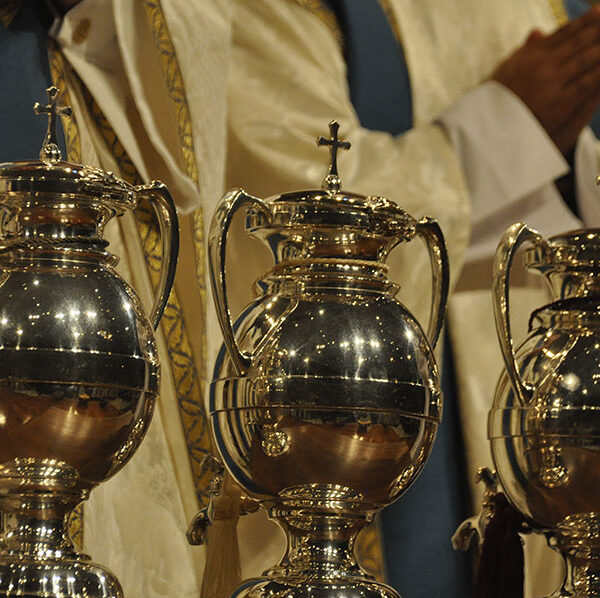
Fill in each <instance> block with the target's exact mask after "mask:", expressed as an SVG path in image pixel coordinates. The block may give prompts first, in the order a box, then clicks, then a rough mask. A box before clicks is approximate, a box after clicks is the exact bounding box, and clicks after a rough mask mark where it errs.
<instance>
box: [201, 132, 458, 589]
mask: <svg viewBox="0 0 600 598" xmlns="http://www.w3.org/2000/svg"><path fill="white" fill-rule="evenodd" d="M330 129H331V133H332V137H331V139H324V138H319V140H318V142H319V144H320V145H329V146H331V165H330V169H329V174H328V175H327V177H326V178H325V180H324V182H323V186H322V188H321V189H316V190H308V191H299V192H295V193H284V194H282V195H279V196H276V197H271V198H270V199H268V200H262V199H258V198H256V197H251V196H249V195H247V194H246V193H244V192H243V191H239V190H238V191H233V192H231V193H228V194H227V195H226V196H225V197H224V198H223V200H222V201H221V204H220V205H219V207H218V209H217V211H216V213H215V216H214V218H213V221H212V226H211V232H210V239H209V260H210V276H211V283H212V289H213V294H214V298H215V302H216V306H217V312H218V315H219V318H220V323H221V328H222V330H223V335H224V338H225V350H223V351H222V352H221V356H220V358H219V359H218V361H217V364H216V368H215V377H214V380H213V383H212V385H211V399H210V413H211V421H212V425H213V430H214V436H215V440H216V445H217V447H218V449H219V452H220V454H221V457H222V459H223V462H224V463H225V466H226V467H227V468H228V470H229V472H230V473H231V474H232V476H233V477H234V479H235V480H236V481H237V482H238V484H239V485H240V486H241V487H242V488H243V489H244V491H245V492H247V493H248V494H249V495H250V496H251V497H252V498H254V499H256V500H258V501H260V503H261V505H262V506H263V507H264V508H265V509H266V510H267V512H268V514H269V516H270V517H272V518H273V519H275V520H276V521H277V522H278V523H279V525H280V526H281V527H282V528H283V530H284V531H285V533H286V535H287V540H288V548H287V552H286V554H285V556H284V558H283V560H282V561H281V562H280V563H279V564H278V565H277V566H275V567H273V568H272V569H270V570H269V571H267V572H266V573H265V574H264V576H263V577H261V578H259V579H253V580H249V581H247V582H245V583H243V584H242V585H241V586H240V587H239V588H238V589H237V590H236V591H235V592H234V596H235V597H236V598H242V597H244V598H267V597H271V598H274V597H285V598H309V597H310V598H342V597H344V598H384V597H385V598H397V597H398V594H397V593H396V592H395V591H394V590H393V589H391V588H389V587H388V586H386V585H384V584H381V583H378V582H376V581H375V580H373V579H371V578H368V577H367V576H366V575H365V573H364V572H363V571H362V570H361V568H360V567H359V565H358V564H357V562H356V560H355V557H354V554H353V546H354V539H355V538H356V535H357V533H358V532H359V531H360V530H361V529H362V528H363V527H364V526H366V525H368V524H369V523H370V522H371V521H372V520H373V517H374V515H375V514H376V513H377V512H378V511H379V510H380V509H382V508H383V507H385V506H386V505H388V504H390V503H391V502H392V501H394V500H395V499H396V498H398V497H399V496H400V495H401V494H402V493H403V492H404V491H405V490H406V489H407V488H408V486H409V485H410V484H411V483H412V482H413V481H414V480H415V478H416V477H417V476H418V475H419V472H420V471H421V469H422V467H423V465H424V464H425V461H426V459H427V457H428V455H429V453H430V451H431V448H432V445H433V441H434V438H435V433H436V429H437V426H438V423H439V421H440V417H441V407H442V397H441V392H440V384H439V377H438V369H437V366H436V363H435V359H434V356H433V351H432V348H433V347H434V346H435V344H436V342H437V339H438V336H439V333H440V328H441V325H442V320H443V315H444V311H445V306H446V299H447V294H448V262H447V256H446V249H445V245H444V241H443V237H442V233H441V231H440V229H439V227H438V225H437V224H436V223H435V222H434V221H433V220H430V219H427V218H425V219H423V220H419V221H417V220H415V219H413V218H412V217H411V216H410V215H408V214H407V213H406V212H404V211H403V210H402V209H401V208H399V207H398V206H397V205H396V204H394V203H392V202H390V201H388V200H386V199H385V198H382V197H376V196H371V197H363V196H360V195H356V194H353V193H348V192H345V191H342V190H341V183H340V179H339V176H338V173H337V166H336V156H337V151H338V148H340V147H342V148H349V145H350V144H349V143H347V142H341V141H339V140H338V137H337V131H338V125H337V123H335V122H333V123H331V124H330ZM240 208H246V230H247V232H248V233H249V234H251V235H253V236H254V237H256V238H258V239H260V240H262V241H263V242H264V243H266V244H267V245H268V246H269V248H270V249H271V251H272V253H273V258H274V261H275V265H274V267H273V268H272V269H271V270H270V271H269V272H267V273H266V274H265V275H264V276H263V277H262V279H261V280H259V281H258V283H257V285H256V290H257V297H256V299H255V300H254V301H253V302H252V303H250V304H249V305H248V306H247V307H246V309H244V311H243V312H242V314H241V315H240V316H239V317H238V318H237V320H235V321H233V320H232V318H231V315H230V312H229V307H228V300H227V281H226V273H225V253H226V240H227V235H228V231H229V226H230V223H231V220H232V217H233V215H234V214H235V212H236V211H237V210H238V209H240ZM416 237H422V238H423V239H424V240H425V241H426V243H427V245H428V249H429V253H430V257H431V263H432V267H433V299H432V309H431V321H430V322H429V325H428V328H427V333H424V332H423V329H422V328H421V326H420V324H419V323H418V322H417V321H416V320H415V318H414V317H413V316H412V315H411V314H410V313H409V311H408V310H407V309H406V308H405V307H404V306H403V305H402V304H401V303H400V302H399V301H398V300H397V299H395V297H394V296H395V294H396V291H397V290H398V287H397V285H396V284H395V283H393V282H391V281H390V280H389V279H388V277H387V267H386V265H385V263H384V262H385V259H386V257H387V255H388V254H389V253H390V251H391V250H392V249H393V248H394V247H396V246H397V245H398V244H400V243H404V242H408V241H412V240H413V239H414V238H416Z"/></svg>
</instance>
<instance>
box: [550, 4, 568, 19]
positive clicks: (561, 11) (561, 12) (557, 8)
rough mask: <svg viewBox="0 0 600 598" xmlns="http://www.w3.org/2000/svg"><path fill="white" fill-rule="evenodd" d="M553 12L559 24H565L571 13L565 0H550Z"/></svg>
mask: <svg viewBox="0 0 600 598" xmlns="http://www.w3.org/2000/svg"><path fill="white" fill-rule="evenodd" d="M549 2H550V8H551V9H552V13H553V14H554V17H555V19H556V21H557V23H558V24H559V25H564V24H565V23H567V22H568V20H569V15H568V14H567V10H566V8H565V4H564V1H563V0H549Z"/></svg>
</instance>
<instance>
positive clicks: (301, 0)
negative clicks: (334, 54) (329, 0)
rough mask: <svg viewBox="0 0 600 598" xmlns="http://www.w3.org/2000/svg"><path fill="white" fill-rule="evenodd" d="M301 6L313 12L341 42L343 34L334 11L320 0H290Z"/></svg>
mask: <svg viewBox="0 0 600 598" xmlns="http://www.w3.org/2000/svg"><path fill="white" fill-rule="evenodd" d="M292 2H295V3H296V4H298V5H299V6H301V7H302V8H305V9H306V10H308V11H310V12H312V13H313V14H315V15H316V16H317V17H319V19H321V21H323V23H325V25H327V27H329V29H331V30H332V31H333V33H334V34H335V37H336V38H337V40H338V41H339V42H340V43H343V40H344V36H343V34H342V30H341V29H340V26H339V24H338V21H337V18H336V16H335V13H334V12H333V11H332V10H331V9H330V8H329V7H328V6H327V5H326V4H325V3H324V2H322V0H292Z"/></svg>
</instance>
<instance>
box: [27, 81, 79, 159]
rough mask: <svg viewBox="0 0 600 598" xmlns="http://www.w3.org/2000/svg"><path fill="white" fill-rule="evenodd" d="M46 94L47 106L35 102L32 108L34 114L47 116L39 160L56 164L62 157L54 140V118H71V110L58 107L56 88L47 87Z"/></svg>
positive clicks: (66, 107) (68, 107)
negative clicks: (46, 128) (46, 126)
mask: <svg viewBox="0 0 600 598" xmlns="http://www.w3.org/2000/svg"><path fill="white" fill-rule="evenodd" d="M46 92H47V93H48V105H47V106H42V105H41V104H40V103H39V102H36V103H35V105H34V106H33V111H34V112H35V113H36V114H47V115H48V130H47V131H46V138H45V139H44V144H43V145H42V149H41V150H40V160H44V161H50V162H58V161H59V160H60V159H61V158H62V155H61V153H60V149H59V147H58V141H57V139H56V117H57V116H63V115H64V116H71V114H72V110H71V107H70V106H59V105H58V96H59V95H60V92H59V91H58V88H57V87H54V85H52V86H51V87H48V89H47V90H46Z"/></svg>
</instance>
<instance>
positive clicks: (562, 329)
mask: <svg viewBox="0 0 600 598" xmlns="http://www.w3.org/2000/svg"><path fill="white" fill-rule="evenodd" d="M524 243H527V244H529V245H530V246H529V247H528V248H527V249H526V250H525V253H524V260H525V265H526V267H527V268H529V269H531V270H533V271H537V272H539V273H542V274H543V275H544V276H545V278H546V281H547V282H548V285H549V287H550V289H551V291H552V302H551V303H549V304H548V305H544V306H542V307H540V308H539V309H537V310H535V311H534V312H533V313H532V314H531V318H530V324H529V334H528V336H527V338H526V340H525V341H524V342H523V343H522V344H521V346H520V347H519V348H518V349H517V350H516V351H514V349H513V342H512V336H511V331H510V309H509V287H510V278H509V277H510V268H511V263H512V261H513V258H514V255H515V253H516V251H517V249H518V248H519V247H520V246H521V245H523V244H524ZM493 291H494V309H495V316H496V326H497V329H498V335H499V338H500V345H501V348H502V353H503V356H504V361H505V364H506V371H505V372H504V373H503V374H502V376H501V378H500V381H499V383H498V387H497V390H496V396H495V399H494V404H493V407H492V410H491V412H490V416H489V428H488V433H489V438H490V441H491V446H492V454H493V458H494V462H495V465H496V469H497V472H498V476H499V479H500V481H501V483H502V486H503V488H504V491H505V493H506V495H507V496H508V498H509V499H510V501H511V502H512V504H513V505H514V506H515V507H516V508H517V509H518V510H519V511H520V512H521V513H522V514H523V515H524V516H525V517H526V518H527V519H528V520H529V522H530V523H531V525H532V527H533V528H534V529H537V530H538V531H541V532H543V533H546V534H547V535H548V537H549V539H550V544H551V545H552V546H553V547H555V548H556V549H557V550H559V551H560V552H561V554H562V555H563V557H564V559H565V561H566V575H565V580H564V583H563V586H562V588H561V589H560V590H558V591H557V592H556V593H555V594H552V596H560V597H566V596H573V597H577V598H584V597H585V598H588V597H598V596H600V485H599V483H598V479H599V478H598V476H599V475H600V230H597V229H592V230H576V231H572V232H568V233H565V234H562V235H557V236H554V237H551V238H550V239H544V238H543V237H542V236H541V235H540V234H539V233H537V232H536V231H534V230H532V229H530V228H528V227H527V226H525V225H524V224H515V225H514V226H512V227H510V228H509V229H508V230H507V232H506V233H505V235H504V237H503V239H502V241H501V242H500V245H499V247H498V252H497V254H496V261H495V265H494V288H493Z"/></svg>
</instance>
